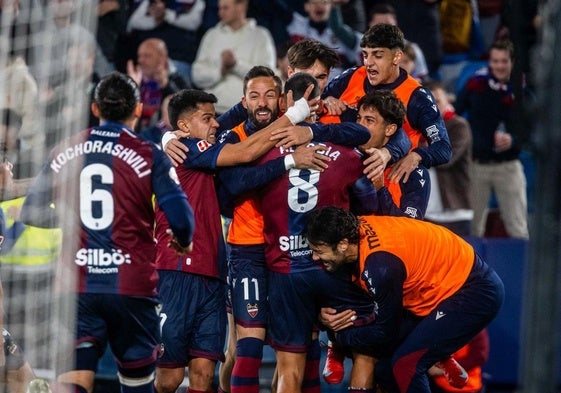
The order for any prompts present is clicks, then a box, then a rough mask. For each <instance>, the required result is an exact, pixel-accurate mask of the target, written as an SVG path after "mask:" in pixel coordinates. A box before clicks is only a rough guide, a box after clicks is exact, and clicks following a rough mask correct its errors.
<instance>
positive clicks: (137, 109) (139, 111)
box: [134, 102, 142, 118]
mask: <svg viewBox="0 0 561 393" xmlns="http://www.w3.org/2000/svg"><path fill="white" fill-rule="evenodd" d="M134 117H136V118H140V117H142V102H139V103H138V104H136V106H135V107H134Z"/></svg>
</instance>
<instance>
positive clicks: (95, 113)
mask: <svg viewBox="0 0 561 393" xmlns="http://www.w3.org/2000/svg"><path fill="white" fill-rule="evenodd" d="M91 109H92V113H93V114H94V116H95V117H97V118H98V119H99V116H100V114H99V107H98V106H97V104H96V103H95V102H92V105H91Z"/></svg>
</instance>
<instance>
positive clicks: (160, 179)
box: [152, 146, 195, 246]
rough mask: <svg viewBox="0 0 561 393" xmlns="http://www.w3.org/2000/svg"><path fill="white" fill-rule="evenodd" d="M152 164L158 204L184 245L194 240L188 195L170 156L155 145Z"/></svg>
mask: <svg viewBox="0 0 561 393" xmlns="http://www.w3.org/2000/svg"><path fill="white" fill-rule="evenodd" d="M153 151H154V156H153V157H154V161H153V164H152V189H153V191H154V195H155V196H156V200H157V201H158V205H159V206H160V208H161V209H162V211H163V212H164V214H165V216H166V219H167V220H168V222H169V226H170V228H171V230H172V232H173V234H174V235H175V236H176V237H177V239H178V241H179V244H181V245H182V246H187V245H189V244H190V243H191V242H192V240H193V232H194V229H195V219H194V216H193V209H192V208H191V206H190V205H189V202H188V200H187V196H186V195H185V193H184V192H183V190H182V189H181V186H180V185H179V180H178V178H177V174H176V173H175V168H173V166H172V165H171V161H170V160H169V158H168V157H167V156H166V155H165V154H164V152H162V151H161V150H160V149H158V148H157V147H156V146H154V150H153Z"/></svg>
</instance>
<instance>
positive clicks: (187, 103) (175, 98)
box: [168, 89, 218, 129]
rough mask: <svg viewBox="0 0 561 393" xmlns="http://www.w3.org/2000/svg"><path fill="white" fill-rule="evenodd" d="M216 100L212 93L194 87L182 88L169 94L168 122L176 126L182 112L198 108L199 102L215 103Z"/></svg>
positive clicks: (173, 126)
mask: <svg viewBox="0 0 561 393" xmlns="http://www.w3.org/2000/svg"><path fill="white" fill-rule="evenodd" d="M217 102H218V100H217V99H216V96H215V95H214V94H210V93H207V92H205V91H202V90H196V89H183V90H179V91H178V92H177V93H175V94H173V95H172V96H171V99H170V100H169V103H168V116H169V123H170V124H171V126H172V128H174V129H175V128H176V127H177V122H178V121H179V117H180V116H181V114H182V113H189V112H192V111H195V110H197V109H198V105H199V104H206V103H210V104H216V103H217Z"/></svg>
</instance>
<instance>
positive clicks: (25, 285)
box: [0, 0, 103, 391]
mask: <svg viewBox="0 0 561 393" xmlns="http://www.w3.org/2000/svg"><path fill="white" fill-rule="evenodd" d="M18 3H19V4H18ZM0 5H1V7H2V8H1V20H0V81H1V82H0V111H1V117H2V125H1V127H2V128H1V132H0V149H1V151H0V154H1V155H2V157H1V159H2V160H9V161H10V162H12V163H13V165H14V168H13V171H14V177H15V179H16V181H15V183H16V186H10V185H7V184H2V187H1V189H0V191H1V194H0V200H1V203H0V207H2V210H3V213H4V216H5V226H6V228H5V234H4V237H5V240H4V244H3V245H2V248H3V249H2V250H1V251H0V263H1V264H2V266H1V268H0V275H1V278H2V283H3V286H4V315H5V317H4V325H5V326H6V327H7V329H8V330H9V331H10V332H11V334H12V336H13V337H14V338H15V339H16V340H17V342H18V343H19V344H20V346H21V347H22V348H23V349H24V351H25V355H26V358H27V360H28V361H29V363H30V364H31V366H32V367H33V368H35V369H36V370H46V371H45V372H46V373H48V374H50V375H52V372H53V370H55V369H56V367H57V362H59V361H68V360H69V359H68V355H69V353H70V351H68V347H67V344H68V343H70V342H72V335H71V334H70V332H69V330H68V328H69V327H71V326H72V325H71V324H72V322H73V320H74V319H73V315H72V312H71V311H72V310H73V307H72V305H73V299H69V298H65V299H62V301H61V299H59V298H58V297H57V296H56V294H55V292H54V291H53V288H54V283H55V278H54V277H55V268H56V266H57V264H56V261H57V255H58V251H59V248H60V247H61V246H62V247H65V246H67V245H61V236H60V229H53V230H51V229H36V228H29V227H22V226H21V225H20V223H19V222H18V218H19V217H18V213H19V209H20V207H21V202H22V200H23V198H20V199H16V198H15V197H16V196H18V195H24V193H25V183H26V182H25V180H24V179H26V178H31V177H33V176H35V175H36V174H37V173H38V171H39V169H40V167H41V166H42V165H43V163H44V160H45V159H46V157H47V155H48V152H49V150H50V149H51V148H52V146H53V145H54V144H55V143H57V142H58V141H60V140H62V139H63V138H65V137H67V136H69V135H71V134H74V133H77V132H78V131H79V130H81V129H83V128H85V127H86V125H87V122H88V116H89V103H90V96H91V91H92V87H93V83H92V75H93V70H94V59H95V61H96V62H98V63H100V60H103V58H102V57H96V56H95V53H96V52H98V53H99V51H97V49H98V48H97V45H96V40H95V24H96V21H97V19H96V15H97V1H89V0H20V1H16V0H3V1H0ZM92 32H94V33H92ZM10 239H13V240H15V243H14V245H13V247H11V245H10V244H9V243H10V241H11V240H10ZM57 275H58V273H57ZM57 279H59V278H57ZM60 279H62V280H65V281H67V283H68V282H70V283H71V282H72V281H71V280H72V279H73V277H71V276H70V275H68V277H60ZM68 324H70V325H68ZM0 391H3V390H1V389H0Z"/></svg>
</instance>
